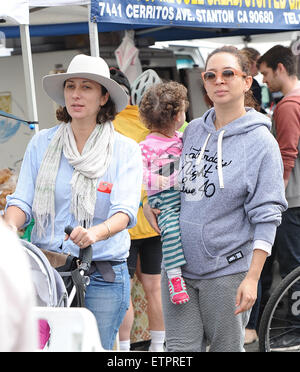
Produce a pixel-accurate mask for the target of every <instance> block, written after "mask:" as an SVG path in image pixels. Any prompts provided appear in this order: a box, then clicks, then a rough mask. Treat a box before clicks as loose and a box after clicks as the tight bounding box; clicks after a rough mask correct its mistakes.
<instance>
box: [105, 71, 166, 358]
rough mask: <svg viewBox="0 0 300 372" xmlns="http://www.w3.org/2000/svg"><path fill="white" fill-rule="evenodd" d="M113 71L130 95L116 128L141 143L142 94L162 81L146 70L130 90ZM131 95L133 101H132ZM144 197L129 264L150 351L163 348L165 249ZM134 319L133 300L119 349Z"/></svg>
mask: <svg viewBox="0 0 300 372" xmlns="http://www.w3.org/2000/svg"><path fill="white" fill-rule="evenodd" d="M110 74H111V78H112V79H113V80H115V81H116V82H117V83H118V84H120V85H121V87H123V89H124V90H125V92H126V94H127V96H128V105H127V106H126V108H125V109H124V110H123V111H122V112H120V113H119V114H118V115H117V116H116V118H115V120H114V121H113V125H114V127H115V130H116V131H117V132H119V133H121V134H123V135H125V136H127V137H130V138H132V139H133V140H135V141H136V142H138V143H139V142H141V141H142V140H144V139H145V138H146V135H147V134H148V133H149V130H148V129H147V128H146V127H145V126H144V124H143V123H142V122H141V121H140V118H139V112H138V103H139V101H140V99H141V96H140V93H141V94H143V93H144V92H145V91H146V89H147V88H148V87H150V86H152V85H153V84H155V83H158V82H160V78H159V76H158V75H157V74H156V73H155V71H153V70H146V71H145V72H144V73H143V74H142V76H140V77H138V78H137V79H136V81H135V83H133V86H132V88H133V89H131V86H130V83H129V81H128V79H127V77H126V76H125V75H124V74H123V72H122V71H120V70H118V69H116V68H114V67H111V68H110ZM136 86H138V88H139V89H138V88H136ZM131 95H132V99H133V100H134V104H131ZM145 198H147V194H146V192H145V190H142V192H141V203H140V207H139V211H138V216H137V224H136V226H135V227H133V228H132V229H130V230H129V234H130V238H131V246H130V251H129V257H128V259H127V265H128V270H129V275H130V278H131V282H132V279H133V277H134V274H135V273H136V272H137V273H138V278H139V280H140V282H141V283H142V286H143V289H144V292H145V296H146V299H147V315H148V321H149V331H150V337H151V343H150V347H149V351H163V350H164V349H163V348H164V346H163V345H164V341H165V328H164V321H163V313H162V303H161V285H160V281H161V275H160V273H161V260H162V248H161V241H160V236H159V234H158V233H157V232H155V231H154V230H153V229H152V227H151V226H150V225H149V223H148V221H147V220H146V218H145V216H144V212H143V206H142V200H143V199H145ZM133 322H134V309H133V305H132V301H130V307H129V309H128V311H127V313H126V316H125V318H124V321H123V323H122V325H121V327H120V329H119V339H120V349H121V350H123V351H125V350H126V351H128V350H130V333H131V329H132V325H133Z"/></svg>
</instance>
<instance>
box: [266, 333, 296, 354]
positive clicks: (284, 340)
mask: <svg viewBox="0 0 300 372" xmlns="http://www.w3.org/2000/svg"><path fill="white" fill-rule="evenodd" d="M270 349H271V351H296V350H298V351H300V334H299V333H286V334H284V335H282V336H279V337H276V338H274V341H273V342H270Z"/></svg>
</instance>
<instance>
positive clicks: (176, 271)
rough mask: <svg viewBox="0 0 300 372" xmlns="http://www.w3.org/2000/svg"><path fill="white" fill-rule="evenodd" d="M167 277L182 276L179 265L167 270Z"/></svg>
mask: <svg viewBox="0 0 300 372" xmlns="http://www.w3.org/2000/svg"><path fill="white" fill-rule="evenodd" d="M167 276H168V279H172V278H175V277H176V276H182V273H181V267H180V266H179V267H175V268H174V269H170V270H167Z"/></svg>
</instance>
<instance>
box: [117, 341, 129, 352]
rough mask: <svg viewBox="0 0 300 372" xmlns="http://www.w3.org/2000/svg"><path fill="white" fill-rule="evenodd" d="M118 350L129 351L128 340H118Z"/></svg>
mask: <svg viewBox="0 0 300 372" xmlns="http://www.w3.org/2000/svg"><path fill="white" fill-rule="evenodd" d="M119 345H120V350H122V351H130V340H124V341H119Z"/></svg>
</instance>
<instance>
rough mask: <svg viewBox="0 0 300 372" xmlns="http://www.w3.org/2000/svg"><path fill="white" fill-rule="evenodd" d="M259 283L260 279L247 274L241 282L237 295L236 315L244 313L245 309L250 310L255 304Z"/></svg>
mask: <svg viewBox="0 0 300 372" xmlns="http://www.w3.org/2000/svg"><path fill="white" fill-rule="evenodd" d="M257 285H258V281H257V280H255V279H252V278H248V277H247V276H246V277H245V279H244V280H243V281H242V283H241V284H240V286H239V288H238V290H237V295H236V302H235V306H236V308H237V309H236V310H235V312H234V314H235V315H238V314H240V313H243V312H244V311H247V310H250V309H251V307H252V306H253V305H254V303H255V301H256V298H257Z"/></svg>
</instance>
